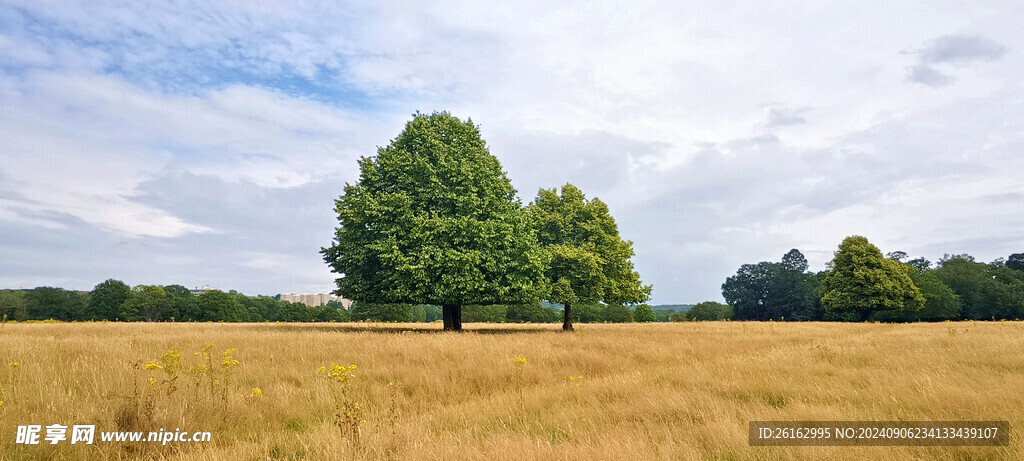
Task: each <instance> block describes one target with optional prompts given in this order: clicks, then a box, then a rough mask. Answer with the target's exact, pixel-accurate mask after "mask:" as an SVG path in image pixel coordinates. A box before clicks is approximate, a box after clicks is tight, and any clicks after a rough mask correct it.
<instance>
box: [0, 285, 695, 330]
mask: <svg viewBox="0 0 1024 461" xmlns="http://www.w3.org/2000/svg"><path fill="white" fill-rule="evenodd" d="M557 307H560V306H557V305H556V306H555V307H552V306H545V305H542V304H541V303H540V302H539V301H537V302H534V303H527V304H512V305H483V306H480V305H469V306H465V307H464V308H463V311H462V317H463V320H464V321H465V322H490V323H555V322H559V321H561V319H562V315H563V312H562V310H561V309H560V308H557ZM574 315H575V320H576V321H578V322H583V323H600V322H608V323H622V322H633V321H636V322H654V321H662V322H664V321H669V320H670V319H669V316H670V315H679V314H678V313H677V312H675V311H664V310H659V311H653V310H652V309H651V307H650V306H647V305H640V306H638V307H637V308H636V309H630V308H629V307H626V306H622V305H604V304H600V303H595V304H584V305H581V306H580V307H579V309H576V310H574ZM0 317H3V318H6V319H9V320H17V321H25V320H49V319H53V320H59V321H102V320H107V321H124V322H135V321H138V322H349V321H374V322H434V321H440V320H441V319H442V316H441V307H440V306H434V305H428V304H419V305H410V304H374V303H366V302H359V301H357V302H354V303H352V305H351V307H350V309H345V308H344V306H342V304H341V303H337V302H329V303H327V304H326V305H324V306H319V307H307V306H306V305H304V304H301V303H292V302H288V301H281V300H280V299H279V297H270V296H246V295H244V294H241V293H237V292H235V291H234V290H232V291H230V292H223V291H218V290H212V291H208V292H205V293H202V294H199V295H193V294H192V292H191V291H189V290H188V289H187V288H185V287H184V286H181V285H167V286H159V285H139V286H135V287H129V286H128V285H127V284H125V283H124V282H121V281H119V280H107V281H105V282H103V283H100V284H99V285H96V287H95V288H94V289H93V290H92V291H91V292H88V293H85V292H77V291H70V290H64V289H61V288H53V287H39V288H35V289H31V290H0ZM672 320H676V321H679V320H681V318H675V317H673V318H672Z"/></svg>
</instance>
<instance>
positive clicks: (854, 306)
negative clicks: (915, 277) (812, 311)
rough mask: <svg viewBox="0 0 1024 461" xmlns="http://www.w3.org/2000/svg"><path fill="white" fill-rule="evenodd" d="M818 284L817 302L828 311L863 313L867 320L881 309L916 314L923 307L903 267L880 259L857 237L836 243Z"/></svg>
mask: <svg viewBox="0 0 1024 461" xmlns="http://www.w3.org/2000/svg"><path fill="white" fill-rule="evenodd" d="M828 268H829V270H828V272H826V273H825V276H824V278H823V279H822V281H821V290H822V297H821V303H822V305H823V306H824V308H825V309H826V310H828V311H838V312H863V313H865V314H866V318H867V320H868V321H873V320H874V313H875V312H877V311H885V310H909V311H916V310H918V309H920V308H921V307H922V306H923V305H924V301H925V300H924V297H923V296H922V295H921V290H919V289H918V288H917V287H916V286H915V285H914V282H913V281H912V280H911V279H910V275H909V273H908V271H907V266H904V265H903V264H900V263H899V262H897V261H896V260H894V259H889V258H885V257H884V256H882V252H881V250H879V249H878V247H876V246H874V245H872V244H871V243H870V242H868V239H866V238H864V237H861V236H859V235H854V236H850V237H847V238H845V239H844V240H843V242H842V243H840V244H839V250H837V251H836V252H835V255H834V257H833V258H832V261H830V262H829V263H828Z"/></svg>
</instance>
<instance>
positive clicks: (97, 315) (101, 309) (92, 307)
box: [87, 279, 132, 320]
mask: <svg viewBox="0 0 1024 461" xmlns="http://www.w3.org/2000/svg"><path fill="white" fill-rule="evenodd" d="M131 296H132V289H131V287H129V286H128V285H127V284H126V283H124V282H122V281H120V280H114V279H109V280H106V281H104V282H102V283H100V284H99V285H96V287H95V288H93V289H92V293H89V308H88V309H87V310H88V316H89V319H90V320H117V319H118V318H121V317H122V315H121V306H122V305H124V302H125V301H127V300H128V298H131Z"/></svg>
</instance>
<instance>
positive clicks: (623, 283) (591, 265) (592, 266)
mask: <svg viewBox="0 0 1024 461" xmlns="http://www.w3.org/2000/svg"><path fill="white" fill-rule="evenodd" d="M561 192H562V193H561V195H559V193H558V190H557V189H541V190H540V191H539V192H538V193H537V198H536V199H534V201H533V202H532V203H530V205H529V206H527V208H526V209H527V211H528V212H529V215H530V222H531V223H533V226H534V228H535V229H536V231H537V240H538V241H539V242H540V244H541V246H542V247H543V248H544V250H545V251H546V252H547V254H548V258H547V259H548V266H547V268H546V270H545V272H544V276H545V277H546V279H547V280H546V281H547V283H548V285H549V286H550V287H551V289H550V291H549V294H548V296H547V300H548V301H550V302H552V303H558V304H562V305H563V306H564V308H563V312H564V319H563V324H562V327H563V328H564V329H566V330H571V329H572V320H573V314H572V305H573V304H576V303H595V302H599V301H600V302H604V303H608V304H624V303H626V304H634V303H641V302H644V301H646V300H647V299H648V298H650V296H651V286H650V285H643V284H642V283H641V282H640V274H639V273H637V272H636V271H635V270H633V263H632V261H630V258H632V257H633V242H630V241H628V240H622V238H621V237H619V229H618V225H616V224H615V219H614V218H612V216H611V214H610V213H609V212H608V206H607V205H605V204H604V202H602V201H601V200H599V199H597V198H594V199H592V200H587V198H586V197H585V196H584V195H583V192H582V191H580V190H579V189H578V188H576V186H573V185H572V184H566V185H564V186H562V191H561ZM619 314H621V312H620V313H619ZM619 317H621V315H618V316H615V318H616V319H618V318H619Z"/></svg>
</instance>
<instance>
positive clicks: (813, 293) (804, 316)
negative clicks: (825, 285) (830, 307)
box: [722, 249, 821, 320]
mask: <svg viewBox="0 0 1024 461" xmlns="http://www.w3.org/2000/svg"><path fill="white" fill-rule="evenodd" d="M806 270H807V260H806V259H805V258H804V256H803V254H801V253H800V252H799V251H797V250H796V249H793V250H790V251H789V252H788V253H786V255H785V256H783V259H782V262H778V263H773V262H760V263H757V264H744V265H742V266H740V269H739V270H738V271H736V275H734V276H731V277H729V278H727V279H726V280H725V283H723V284H722V296H723V297H724V298H725V301H726V303H728V304H729V305H730V306H732V308H733V311H734V318H735V319H736V320H783V319H788V320H818V319H821V306H820V303H819V299H818V293H817V287H818V280H817V277H816V276H815V275H814V274H811V273H809V272H806Z"/></svg>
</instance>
